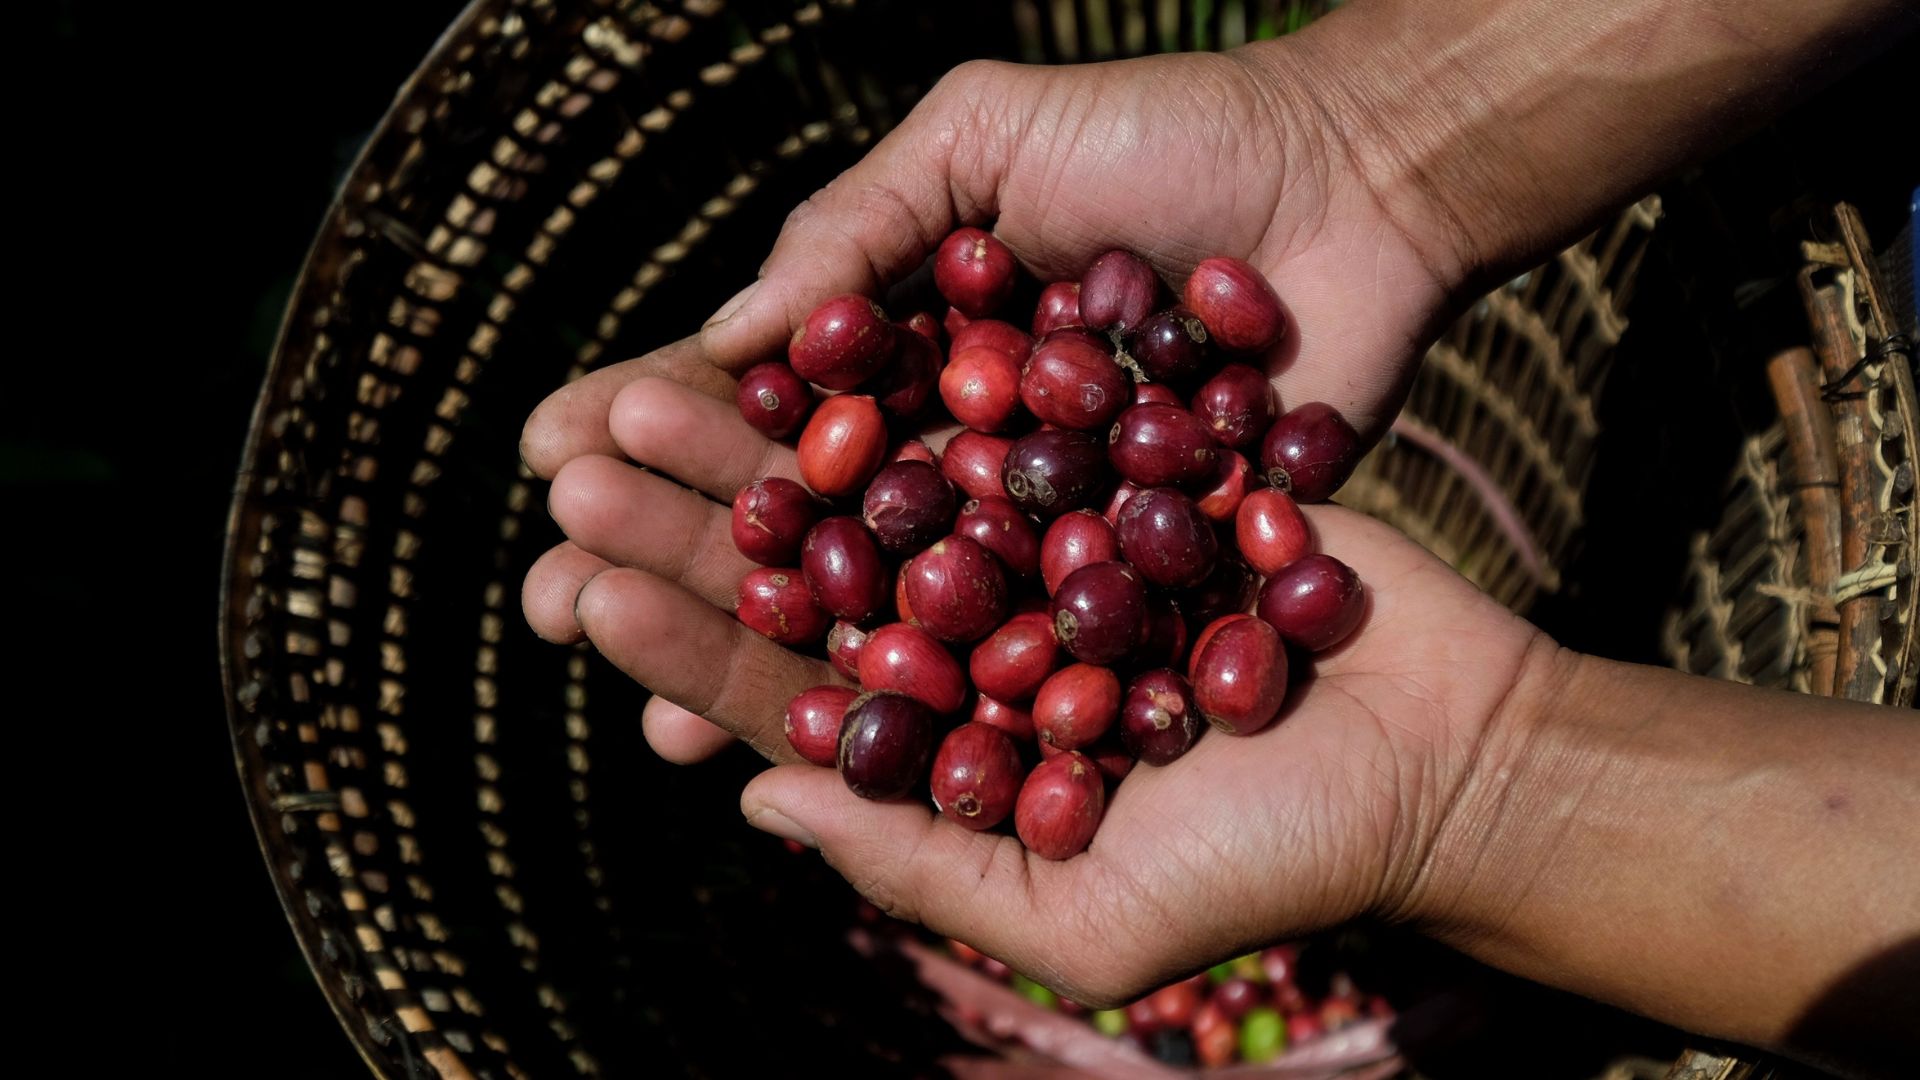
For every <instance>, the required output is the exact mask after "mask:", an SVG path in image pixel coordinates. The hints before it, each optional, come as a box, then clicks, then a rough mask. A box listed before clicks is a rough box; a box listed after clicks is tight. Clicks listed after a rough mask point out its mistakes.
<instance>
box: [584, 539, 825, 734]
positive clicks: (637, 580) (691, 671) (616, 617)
mask: <svg viewBox="0 0 1920 1080" xmlns="http://www.w3.org/2000/svg"><path fill="white" fill-rule="evenodd" d="M575 608H576V610H577V611H578V612H579V617H580V626H581V628H582V629H583V630H585V631H586V633H587V639H588V640H589V641H592V642H593V645H594V647H595V648H597V649H599V650H600V654H601V655H602V656H605V657H606V658H607V659H608V660H610V661H612V662H613V664H614V666H615V667H618V668H619V669H620V670H622V671H624V672H626V673H627V674H628V675H630V676H632V677H633V679H634V680H635V681H637V682H639V683H640V684H641V685H642V686H645V687H646V688H647V689H649V690H652V691H653V692H654V693H656V694H658V695H660V696H661V697H664V698H666V699H667V700H668V701H671V702H673V703H674V704H675V705H678V706H680V707H681V708H683V709H686V710H688V711H689V712H693V713H696V714H698V715H700V716H704V717H706V718H707V719H708V720H710V721H712V722H713V723H715V724H717V725H719V726H720V727H722V728H724V729H726V730H727V731H729V732H731V733H732V734H733V735H734V736H735V737H736V738H739V739H741V740H742V741H744V742H746V743H747V745H749V746H751V747H753V748H754V749H755V750H757V751H759V752H760V753H761V754H762V755H763V756H765V757H768V758H772V759H773V760H775V761H792V760H794V753H793V750H792V748H791V747H789V746H788V745H787V737H786V731H785V720H786V705H787V702H788V701H790V700H792V698H793V695H795V694H797V693H799V692H800V691H802V690H805V689H806V688H808V687H810V686H819V685H821V684H822V683H832V682H839V681H841V680H838V679H835V678H834V676H833V669H832V668H830V667H828V666H827V664H826V662H825V661H823V660H814V659H810V658H808V657H804V656H801V655H799V654H798V653H795V652H791V651H789V650H787V649H784V648H781V647H780V646H779V645H776V644H774V643H773V642H771V641H768V640H767V639H766V638H763V637H761V636H760V635H758V634H756V633H754V632H753V631H751V630H748V629H747V628H746V627H745V626H742V625H741V624H740V623H739V621H738V620H736V619H734V617H733V616H732V615H731V614H729V613H727V612H725V611H722V610H720V609H719V608H717V607H714V606H713V605H712V604H709V603H707V602H706V601H705V600H702V599H700V598H699V597H697V596H695V595H693V594H692V593H691V592H688V591H687V590H686V589H685V588H682V587H681V586H679V585H676V584H674V583H673V582H671V581H665V580H662V579H660V578H657V577H654V576H653V575H652V574H649V573H646V572H645V571H641V570H631V569H627V568H625V567H618V566H616V567H614V568H613V569H611V570H603V571H601V572H600V573H599V574H596V575H595V576H594V577H593V579H592V580H590V581H588V582H587V584H586V586H585V587H584V588H582V589H581V590H580V597H579V599H578V601H577V602H576V604H575Z"/></svg>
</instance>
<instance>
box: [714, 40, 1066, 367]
mask: <svg viewBox="0 0 1920 1080" xmlns="http://www.w3.org/2000/svg"><path fill="white" fill-rule="evenodd" d="M1028 77H1030V73H1028V72H1024V71H1022V69H1020V68H1019V67H1018V66H1017V65H1011V64H988V63H984V62H974V63H969V64H963V65H961V66H960V67H958V68H956V69H954V71H952V72H951V73H949V74H948V75H947V77H946V78H944V79H942V80H941V81H940V83H939V84H938V85H936V86H935V87H934V89H933V91H932V92H931V93H929V94H928V95H927V97H926V98H925V99H924V100H923V101H922V102H921V103H920V104H919V105H918V106H917V107H915V108H914V110H913V111H912V112H911V113H910V114H908V116H907V118H906V120H905V121H903V122H902V123H901V124H900V126H899V127H898V128H896V129H895V130H894V131H893V132H892V133H890V134H889V135H888V136H887V137H886V138H884V139H882V140H881V141H880V143H879V145H877V146H875V147H874V148H873V150H872V151H870V152H869V153H868V154H867V155H866V157H864V158H862V159H861V160H860V162H859V163H858V164H856V165H854V167H853V168H851V169H848V170H847V171H846V172H844V173H842V174H841V175H840V176H839V177H837V178H836V179H835V180H834V181H833V182H832V183H830V184H828V185H827V186H826V187H825V188H823V189H821V190H820V191H819V192H818V193H816V194H815V195H814V196H813V197H812V198H810V199H808V200H807V201H806V202H804V203H802V204H800V206H799V207H797V208H796V209H795V210H794V212H793V213H792V215H791V216H789V217H788V218H787V222H786V225H785V226H784V227H783V228H782V229H781V231H780V238H779V240H778V241H777V242H776V243H775V244H774V248H773V254H772V255H771V256H770V257H769V258H768V259H767V262H766V264H765V265H764V266H763V267H761V272H760V280H759V281H756V282H755V283H754V284H752V285H750V286H748V287H747V289H746V290H745V291H743V292H742V293H741V294H740V295H738V296H736V297H734V298H733V300H731V301H729V302H728V303H727V305H726V306H724V307H722V308H721V309H720V311H719V312H718V313H716V314H715V316H714V319H713V321H711V322H709V323H708V324H707V326H706V327H705V328H704V329H703V330H702V331H701V339H702V340H703V341H704V342H705V343H706V346H707V351H708V353H709V354H710V355H711V356H712V357H713V358H714V360H715V362H716V363H718V364H720V366H721V367H723V368H725V369H727V370H730V371H737V370H739V369H740V368H742V367H744V366H745V365H747V364H750V363H753V362H754V361H756V360H760V359H764V358H765V357H766V356H767V355H768V354H770V353H774V352H777V351H779V350H780V349H782V348H784V346H785V345H786V341H787V338H788V337H790V336H792V334H793V331H794V330H795V329H797V328H798V327H799V326H800V324H801V322H802V321H803V320H805V318H806V316H807V313H808V312H810V311H812V310H813V308H814V306H815V305H817V304H818V303H819V302H820V301H821V300H824V299H826V298H827V297H829V296H834V295H837V294H840V293H847V292H859V293H865V294H868V295H875V294H877V293H878V291H879V289H880V288H881V287H882V286H883V285H885V284H887V283H889V282H891V281H894V280H895V279H898V278H901V277H904V276H905V275H906V274H907V273H908V272H909V271H911V270H912V269H913V268H914V267H916V266H918V265H919V264H920V261H921V260H922V259H924V258H926V256H927V253H928V252H930V251H932V250H933V249H934V248H935V247H936V246H937V245H938V244H939V243H940V241H941V240H942V239H944V238H945V237H946V235H947V233H948V231H950V230H951V229H952V228H953V225H954V222H955V218H956V216H957V217H959V218H960V219H962V220H984V219H985V218H986V217H988V216H990V215H991V214H992V213H993V212H994V209H995V204H996V202H997V192H998V190H999V186H1000V181H1001V176H1002V171H1003V168H1004V165H1005V160H1006V153H1005V150H1004V147H1005V145H1006V143H1007V139H1005V138H1004V137H996V136H997V135H999V134H1000V133H1001V128H1000V125H998V124H997V123H996V122H995V120H994V117H995V116H996V114H997V112H998V111H999V110H998V107H997V103H998V102H1000V101H1003V100H1005V95H1007V94H1008V93H1009V86H1010V84H1012V83H1013V82H1015V81H1018V80H1021V79H1024V78H1028Z"/></svg>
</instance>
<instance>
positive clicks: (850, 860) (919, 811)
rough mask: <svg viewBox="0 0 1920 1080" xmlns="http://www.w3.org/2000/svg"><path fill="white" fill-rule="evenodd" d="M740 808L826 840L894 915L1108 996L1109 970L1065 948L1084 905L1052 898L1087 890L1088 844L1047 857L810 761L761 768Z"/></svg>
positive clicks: (826, 851) (1042, 976)
mask: <svg viewBox="0 0 1920 1080" xmlns="http://www.w3.org/2000/svg"><path fill="white" fill-rule="evenodd" d="M740 809H741V812H742V813H744V814H745V815H746V817H747V823H748V824H750V825H752V826H754V827H755V828H757V829H761V830H763V831H766V832H770V833H773V834H774V835H776V836H781V837H784V838H786V839H789V840H797V841H799V842H800V843H803V844H806V845H808V846H809V847H815V848H818V849H819V851H820V854H821V855H822V856H823V857H825V858H826V860H827V862H828V864H829V865H831V866H832V867H833V868H834V869H835V870H837V871H839V872H840V874H841V875H842V876H843V877H845V878H846V879H847V880H848V881H849V882H850V883H852V885H853V886H854V888H856V889H858V890H859V891H860V893H861V895H863V896H865V897H866V898H867V899H868V900H869V901H871V902H872V903H873V905H874V906H875V907H878V908H879V909H880V910H881V911H883V912H885V913H887V914H888V915H891V916H893V917H894V918H898V919H906V920H910V921H914V922H919V923H921V924H923V925H925V926H926V927H927V928H928V929H930V930H933V931H935V932H936V933H939V934H943V935H945V936H947V937H952V938H958V939H959V940H961V941H964V942H966V943H967V944H969V945H972V946H973V947H975V948H977V949H979V950H981V951H982V952H985V953H987V954H989V955H991V956H994V957H997V958H999V959H1001V960H1003V961H1005V962H1006V963H1007V964H1009V965H1011V966H1012V967H1013V968H1015V969H1016V970H1018V971H1021V972H1024V973H1025V974H1027V975H1029V976H1030V977H1032V978H1034V979H1037V980H1039V981H1040V982H1043V983H1046V984H1047V985H1049V986H1053V987H1055V988H1057V989H1060V990H1062V991H1063V992H1066V993H1068V994H1069V996H1075V998H1076V1000H1086V999H1087V998H1088V997H1098V996H1100V995H1099V994H1098V993H1097V988H1098V987H1099V985H1100V983H1101V982H1103V981H1104V974H1103V973H1102V972H1099V971H1093V970H1084V971H1083V970H1080V969H1079V968H1078V967H1075V966H1074V965H1073V964H1072V963H1071V962H1070V961H1069V960H1067V959H1066V958H1065V957H1063V955H1062V954H1063V953H1069V954H1070V953H1071V952H1073V951H1074V950H1067V949H1063V948H1062V945H1063V943H1065V942H1068V941H1080V940H1086V939H1085V938H1084V937H1082V936H1081V935H1080V934H1079V933H1076V928H1075V927H1072V926H1069V925H1065V924H1066V923H1067V922H1068V921H1069V918H1068V916H1069V915H1070V914H1071V912H1073V911H1079V910H1082V905H1080V904H1073V905H1067V906H1066V908H1065V909H1064V913H1063V908H1062V906H1061V905H1057V904H1056V905H1052V906H1049V905H1047V904H1046V903H1045V898H1046V897H1047V896H1049V895H1051V896H1055V897H1063V896H1076V895H1080V894H1081V893H1082V892H1083V891H1084V890H1085V888H1086V886H1087V882H1085V881H1084V880H1082V879H1083V878H1084V877H1085V876H1086V875H1087V874H1088V873H1089V872H1091V869H1090V868H1091V863H1092V862H1093V861H1094V860H1093V857H1092V856H1091V855H1083V856H1080V857H1078V858H1076V859H1070V860H1068V861H1066V862H1048V861H1046V860H1044V859H1040V858H1038V857H1034V856H1030V855H1028V854H1027V851H1026V849H1025V848H1024V847H1022V846H1021V844H1020V841H1018V840H1016V839H1014V838H1013V837H1011V836H1006V835H1001V834H997V833H992V832H975V831H973V830H971V829H968V828H965V827H963V826H960V825H956V824H954V823H953V822H951V821H947V820H945V819H942V818H939V817H936V816H935V815H934V814H933V813H932V812H931V811H930V810H928V809H927V808H926V807H925V806H922V805H920V804H918V803H911V802H875V801H870V800H867V799H862V798H860V797H859V796H857V795H855V794H854V793H853V792H851V791H849V790H847V786H846V784H845V783H843V782H842V781H841V779H840V777H839V775H838V774H837V773H835V772H834V771H832V770H831V769H821V768H816V767H814V766H810V765H788V766H782V767H779V768H775V769H769V770H768V771H766V772H764V773H761V774H760V775H759V776H758V777H756V778H754V780H753V782H752V783H750V784H748V785H747V787H746V790H745V791H744V792H742V793H741V795H740ZM1078 951H1079V952H1082V953H1086V952H1089V951H1095V952H1097V950H1078ZM1082 995H1084V996H1082Z"/></svg>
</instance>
